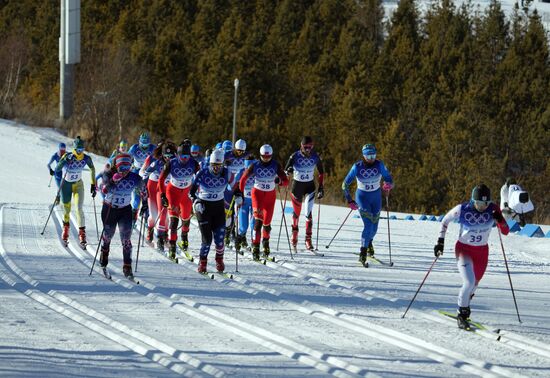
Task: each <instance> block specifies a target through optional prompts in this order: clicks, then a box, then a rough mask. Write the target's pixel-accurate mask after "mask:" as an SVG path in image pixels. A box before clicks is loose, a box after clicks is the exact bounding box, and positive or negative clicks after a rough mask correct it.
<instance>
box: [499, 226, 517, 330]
mask: <svg viewBox="0 0 550 378" xmlns="http://www.w3.org/2000/svg"><path fill="white" fill-rule="evenodd" d="M497 230H498V237H499V239H500V247H501V248H502V257H504V263H505V265H506V273H508V281H510V289H511V290H512V297H513V298H514V306H516V314H518V322H520V323H521V318H520V317H519V309H518V302H517V301H516V294H515V293H514V286H513V285H512V277H511V276H510V269H509V268H508V259H507V258H506V252H504V244H503V243H502V235H501V233H500V228H498V227H497Z"/></svg>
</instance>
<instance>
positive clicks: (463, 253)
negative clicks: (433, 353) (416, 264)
mask: <svg viewBox="0 0 550 378" xmlns="http://www.w3.org/2000/svg"><path fill="white" fill-rule="evenodd" d="M454 220H458V222H459V224H460V232H459V237H458V240H457V242H456V244H455V256H456V262H457V266H458V271H459V272H460V275H461V277H462V287H461V289H460V292H459V293H458V316H457V322H458V327H459V328H463V329H468V328H469V327H470V326H469V324H468V318H469V317H470V300H471V299H472V297H473V296H474V292H475V290H476V288H477V285H478V284H479V281H481V278H482V277H483V274H484V273H485V269H486V268H487V262H488V261H489V246H488V244H487V242H488V239H489V234H490V233H491V230H492V228H493V224H494V222H495V221H496V222H497V227H498V228H499V230H500V231H501V232H502V233H503V234H504V235H508V232H510V229H509V227H508V224H507V223H506V221H505V220H504V217H503V216H502V212H501V211H500V208H499V207H498V205H497V204H495V203H493V202H492V201H491V191H490V190H489V188H488V187H487V186H486V185H484V184H480V185H477V186H476V187H474V189H473V190H472V199H471V200H470V201H468V202H465V203H462V204H459V205H457V206H455V207H454V208H453V209H451V210H450V211H449V212H448V213H447V214H446V215H445V217H444V218H443V221H442V223H441V231H440V233H439V238H438V239H437V244H436V245H435V246H434V254H435V256H441V255H442V254H443V246H444V242H445V233H446V232H447V227H448V226H449V223H451V222H452V221H454Z"/></svg>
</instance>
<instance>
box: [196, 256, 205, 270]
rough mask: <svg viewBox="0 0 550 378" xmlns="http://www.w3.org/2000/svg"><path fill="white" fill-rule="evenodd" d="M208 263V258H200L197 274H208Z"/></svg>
mask: <svg viewBox="0 0 550 378" xmlns="http://www.w3.org/2000/svg"><path fill="white" fill-rule="evenodd" d="M207 262H208V260H207V258H206V257H202V256H201V257H200V259H199V267H198V268H197V272H199V273H206V263H207Z"/></svg>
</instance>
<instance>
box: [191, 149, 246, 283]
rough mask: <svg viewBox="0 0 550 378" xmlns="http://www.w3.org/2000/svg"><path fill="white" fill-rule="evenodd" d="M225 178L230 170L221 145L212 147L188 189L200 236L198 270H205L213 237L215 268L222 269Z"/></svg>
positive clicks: (200, 271)
mask: <svg viewBox="0 0 550 378" xmlns="http://www.w3.org/2000/svg"><path fill="white" fill-rule="evenodd" d="M228 182H229V171H228V170H227V168H226V167H224V151H223V150H222V149H217V150H214V151H212V154H211V155H210V163H209V166H208V167H207V168H203V169H201V170H200V171H199V172H197V174H196V176H195V180H194V181H193V184H192V185H191V189H190V191H189V196H190V198H191V199H192V200H193V209H194V210H195V214H196V216H197V221H198V222H199V229H200V231H201V236H202V242H201V249H200V260H199V266H198V271H199V273H206V271H207V269H206V266H207V263H208V253H209V252H210V245H211V244H212V241H214V245H215V248H216V258H215V261H216V270H217V271H218V272H223V271H224V270H225V264H224V261H223V256H224V250H225V246H224V241H223V239H224V233H225V207H224V191H225V190H226V187H227V183H228ZM234 196H235V203H237V204H239V205H241V204H242V196H241V194H240V193H239V192H238V191H236V192H235V193H234Z"/></svg>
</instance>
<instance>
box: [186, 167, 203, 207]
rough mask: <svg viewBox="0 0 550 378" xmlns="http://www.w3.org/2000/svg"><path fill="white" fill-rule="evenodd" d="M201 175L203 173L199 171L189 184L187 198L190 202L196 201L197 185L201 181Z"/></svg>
mask: <svg viewBox="0 0 550 378" xmlns="http://www.w3.org/2000/svg"><path fill="white" fill-rule="evenodd" d="M202 175H203V171H199V172H198V173H197V174H196V175H195V178H194V179H193V181H192V182H191V188H190V189H189V198H191V201H195V200H196V199H197V190H198V188H199V183H200V181H201V179H202Z"/></svg>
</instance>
